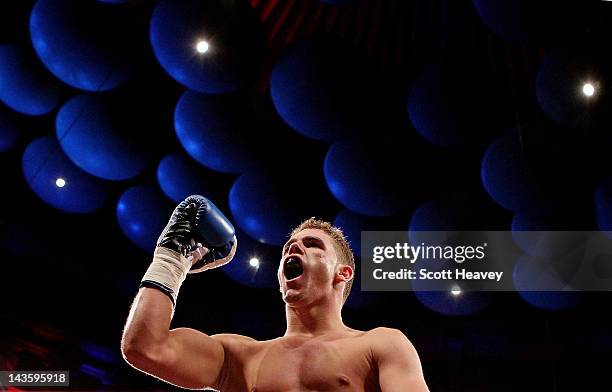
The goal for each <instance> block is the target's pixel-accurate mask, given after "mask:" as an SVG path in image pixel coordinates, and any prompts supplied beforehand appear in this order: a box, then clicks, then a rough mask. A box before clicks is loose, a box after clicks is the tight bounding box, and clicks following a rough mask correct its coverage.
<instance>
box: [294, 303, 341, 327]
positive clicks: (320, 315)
mask: <svg viewBox="0 0 612 392" xmlns="http://www.w3.org/2000/svg"><path fill="white" fill-rule="evenodd" d="M341 308H342V305H341V304H339V303H336V302H335V301H331V302H323V303H319V304H316V305H309V306H304V307H290V306H288V305H285V315H286V317H287V331H286V332H285V336H296V335H306V336H318V335H323V334H326V333H330V332H335V331H340V330H345V329H346V328H347V327H346V325H344V322H343V321H342V314H341V313H340V310H341Z"/></svg>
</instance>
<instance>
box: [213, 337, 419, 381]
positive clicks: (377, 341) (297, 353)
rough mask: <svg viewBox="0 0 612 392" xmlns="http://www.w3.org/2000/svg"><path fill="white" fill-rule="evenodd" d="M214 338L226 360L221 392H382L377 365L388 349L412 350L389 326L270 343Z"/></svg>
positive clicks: (268, 341) (404, 338)
mask: <svg viewBox="0 0 612 392" xmlns="http://www.w3.org/2000/svg"><path fill="white" fill-rule="evenodd" d="M214 338H215V339H217V340H219V341H220V342H221V343H222V344H223V346H224V348H225V351H226V356H227V358H226V366H225V372H224V374H223V375H222V380H221V385H220V387H221V390H222V391H223V392H230V391H250V392H254V391H257V392H271V391H303V390H316V391H347V392H348V391H380V390H381V386H380V381H379V364H378V362H379V361H381V360H383V357H384V355H385V354H384V352H385V350H391V351H393V350H396V351H397V350H399V351H401V350H403V349H405V348H406V347H407V346H405V345H406V344H408V345H409V347H412V346H411V345H410V344H409V342H408V340H407V339H406V337H405V336H404V335H403V334H402V333H401V332H400V331H398V330H394V329H389V328H375V329H373V330H370V331H358V330H354V329H350V328H347V329H345V330H343V331H341V332H334V333H330V334H324V335H320V336H314V337H312V336H283V337H280V338H276V339H272V340H267V341H257V340H254V339H251V338H248V337H245V336H240V335H228V334H224V335H214ZM394 346H395V348H394ZM402 347H403V348H402Z"/></svg>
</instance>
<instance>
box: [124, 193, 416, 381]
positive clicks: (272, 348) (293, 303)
mask: <svg viewBox="0 0 612 392" xmlns="http://www.w3.org/2000/svg"><path fill="white" fill-rule="evenodd" d="M185 204H186V203H185V202H183V203H181V205H179V206H178V207H177V209H176V210H175V212H174V214H173V217H172V218H171V220H170V223H169V224H168V226H167V227H166V229H165V230H164V232H163V233H162V236H161V237H160V239H159V241H158V246H157V248H156V250H155V253H154V258H153V262H152V264H151V266H150V267H149V270H148V271H147V273H146V274H145V277H144V278H143V282H144V283H143V285H142V286H143V287H142V288H141V289H140V291H139V293H138V295H137V296H136V299H135V300H134V303H133V305H132V308H131V311H130V314H129V316H128V319H127V322H126V326H125V330H124V334H123V339H122V342H121V350H122V353H123V356H124V358H125V359H126V361H127V362H129V363H130V364H131V365H132V366H134V367H135V368H137V369H139V370H141V371H143V372H145V373H148V374H150V375H153V376H155V377H157V378H159V379H162V380H164V381H166V382H168V383H171V384H174V385H178V386H181V387H183V388H189V389H205V388H210V389H215V390H220V391H222V392H234V391H236V392H255V391H257V392H272V391H278V392H292V391H295V392H298V391H321V392H322V391H346V392H349V391H384V392H427V391H428V388H427V385H426V384H425V380H424V378H423V373H422V370H421V364H420V361H419V357H418V355H417V352H416V351H415V349H414V347H413V346H412V344H411V343H410V342H409V341H408V339H407V338H406V337H405V336H404V334H403V333H402V332H400V331H399V330H396V329H390V328H375V329H372V330H370V331H358V330H355V329H352V328H349V327H347V326H346V325H345V324H344V322H343V321H342V316H341V309H342V305H343V304H344V301H345V300H346V297H347V296H348V293H349V291H350V286H351V283H352V281H351V280H352V278H353V273H354V265H355V262H354V259H353V255H352V253H351V251H350V248H349V245H348V243H347V241H346V239H345V238H344V235H343V234H342V232H341V231H340V230H339V229H337V228H335V227H333V226H331V225H330V224H329V223H327V222H322V221H320V220H316V219H313V218H311V219H309V220H307V221H305V222H304V223H302V224H301V225H300V226H299V227H297V228H296V229H295V230H294V231H293V233H292V234H291V236H290V238H289V241H288V242H287V243H286V244H285V246H284V247H283V253H282V256H281V260H280V265H279V268H278V280H279V283H280V291H281V293H282V297H283V301H284V302H285V313H286V318H287V330H286V332H285V334H284V336H282V337H279V338H276V339H272V340H267V341H257V340H255V339H252V338H250V337H246V336H241V335H234V334H219V335H210V336H209V335H206V334H204V333H202V332H199V331H196V330H193V329H189V328H175V329H172V330H171V329H170V321H171V319H172V315H173V313H174V306H175V303H176V298H177V295H178V289H179V288H180V285H181V283H182V281H183V280H184V279H185V276H186V275H187V272H188V271H189V269H190V268H192V265H194V264H196V263H198V262H199V261H201V259H202V258H203V257H205V256H206V254H207V252H208V249H206V248H204V247H203V246H201V245H200V244H198V245H199V246H198V247H197V249H195V250H194V251H192V252H186V251H185V249H188V250H189V251H191V249H193V247H191V248H190V247H189V243H191V244H193V243H194V240H193V238H190V232H189V230H190V229H189V228H191V227H194V225H195V224H196V223H197V222H194V221H195V220H197V219H200V218H201V217H200V216H199V215H197V214H185V213H183V212H182V211H181V206H182V207H185ZM192 204H193V203H192ZM196 204H197V203H196ZM191 207H192V208H197V206H196V207H193V206H191ZM189 216H191V217H189ZM173 227H180V230H179V229H173ZM169 244H170V245H169ZM177 244H178V245H180V246H179V247H176V245H177ZM173 245H174V246H173ZM181 246H182V247H181ZM235 247H236V244H235V241H234V243H233V247H232V250H231V251H230V252H229V254H227V255H225V257H223V258H221V259H218V260H209V263H208V264H207V265H208V266H209V267H210V268H214V267H217V266H220V265H222V264H225V263H227V262H229V260H230V259H231V258H232V257H233V254H234V252H235ZM185 255H186V256H187V257H185ZM218 257H220V256H218ZM204 269H207V268H204ZM170 275H173V276H170ZM204 305H205V304H204Z"/></svg>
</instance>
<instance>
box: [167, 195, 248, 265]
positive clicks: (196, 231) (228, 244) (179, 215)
mask: <svg viewBox="0 0 612 392" xmlns="http://www.w3.org/2000/svg"><path fill="white" fill-rule="evenodd" d="M197 243H200V244H202V246H204V247H205V248H206V249H207V250H208V252H206V253H205V254H204V255H203V257H202V258H200V259H199V260H198V261H197V262H196V263H195V264H193V266H192V267H191V270H190V271H189V272H190V273H195V272H201V271H204V270H207V269H210V268H215V267H219V266H221V265H224V264H226V263H228V262H229V261H230V260H231V257H233V255H234V253H235V251H236V245H237V241H236V236H235V229H234V226H233V225H232V224H231V223H230V221H229V220H228V219H227V218H226V217H225V215H223V213H222V212H221V211H220V210H219V209H218V208H217V206H215V205H214V204H213V203H212V202H211V201H210V200H208V199H207V198H205V197H203V196H200V195H192V196H189V197H187V198H186V199H185V200H184V201H182V202H181V203H180V204H179V205H178V206H177V207H176V208H175V209H174V212H173V213H172V216H171V217H170V221H169V222H168V224H167V225H166V227H165V229H164V230H163V231H162V233H161V235H160V236H159V239H158V240H157V246H158V247H164V248H167V249H170V250H173V251H175V252H178V253H180V254H182V255H183V256H184V257H188V255H190V254H191V252H193V251H195V250H196V248H197V246H196V244H197Z"/></svg>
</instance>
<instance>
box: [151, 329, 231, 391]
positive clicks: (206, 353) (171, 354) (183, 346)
mask: <svg viewBox="0 0 612 392" xmlns="http://www.w3.org/2000/svg"><path fill="white" fill-rule="evenodd" d="M158 356H159V358H158V359H157V360H156V361H155V364H154V366H153V368H152V369H150V372H151V374H153V375H154V376H156V377H158V378H160V379H162V380H164V381H166V382H169V383H171V384H174V385H178V386H180V387H183V388H190V389H204V388H205V387H211V388H215V389H218V388H219V384H220V383H221V379H222V374H223V371H224V366H225V363H226V361H227V358H226V355H225V349H224V347H223V344H222V343H221V342H220V341H218V340H216V339H213V338H212V337H210V336H208V335H206V334H204V333H202V332H199V331H196V330H194V329H190V328H176V329H173V330H171V331H170V333H169V336H168V341H167V343H166V344H164V345H163V347H162V348H160V352H159V353H158Z"/></svg>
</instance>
